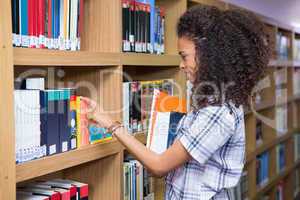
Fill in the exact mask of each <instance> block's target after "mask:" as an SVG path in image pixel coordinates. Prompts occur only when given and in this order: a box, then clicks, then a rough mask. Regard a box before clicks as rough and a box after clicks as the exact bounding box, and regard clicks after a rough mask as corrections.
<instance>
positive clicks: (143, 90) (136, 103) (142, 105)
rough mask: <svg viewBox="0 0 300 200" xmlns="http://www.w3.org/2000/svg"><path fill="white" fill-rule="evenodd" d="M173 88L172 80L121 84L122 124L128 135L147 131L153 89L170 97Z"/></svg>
mask: <svg viewBox="0 0 300 200" xmlns="http://www.w3.org/2000/svg"><path fill="white" fill-rule="evenodd" d="M173 86H174V81H173V80H172V79H165V80H156V81H134V82H124V83H123V107H124V109H123V123H124V126H125V127H126V128H127V130H128V132H129V133H136V132H140V131H145V130H147V129H148V126H149V119H150V110H151V104H152V98H153V91H154V89H159V90H161V91H165V92H167V93H168V94H170V95H172V94H173Z"/></svg>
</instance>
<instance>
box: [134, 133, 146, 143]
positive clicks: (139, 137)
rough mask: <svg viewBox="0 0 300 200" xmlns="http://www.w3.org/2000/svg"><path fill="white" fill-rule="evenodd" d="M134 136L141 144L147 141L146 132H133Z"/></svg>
mask: <svg viewBox="0 0 300 200" xmlns="http://www.w3.org/2000/svg"><path fill="white" fill-rule="evenodd" d="M134 137H135V138H136V139H137V140H138V141H140V142H141V143H143V144H146V143H147V135H146V132H139V133H135V134H134Z"/></svg>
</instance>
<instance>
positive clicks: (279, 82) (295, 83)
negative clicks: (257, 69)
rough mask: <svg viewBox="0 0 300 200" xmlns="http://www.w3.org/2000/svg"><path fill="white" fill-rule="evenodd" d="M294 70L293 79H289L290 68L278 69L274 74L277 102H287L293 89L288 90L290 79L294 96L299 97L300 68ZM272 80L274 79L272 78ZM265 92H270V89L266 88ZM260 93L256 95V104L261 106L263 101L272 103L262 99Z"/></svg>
mask: <svg viewBox="0 0 300 200" xmlns="http://www.w3.org/2000/svg"><path fill="white" fill-rule="evenodd" d="M291 69H292V77H288V70H289V69H288V68H283V67H278V68H276V70H275V72H274V73H273V77H274V83H275V99H276V101H279V102H281V101H285V100H286V99H285V98H287V97H288V96H287V95H288V90H290V89H291V88H287V84H288V81H290V80H289V79H291V80H292V87H293V88H292V91H293V92H292V93H291V94H292V95H294V96H299V94H300V68H297V67H294V68H291ZM270 79H272V77H270ZM263 90H270V88H266V89H263ZM262 98H263V97H262V96H261V94H260V93H257V94H256V98H255V102H256V104H260V103H261V102H262V101H270V99H262Z"/></svg>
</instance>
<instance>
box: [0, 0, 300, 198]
mask: <svg viewBox="0 0 300 200" xmlns="http://www.w3.org/2000/svg"><path fill="white" fill-rule="evenodd" d="M84 2H85V4H84V8H85V16H84V32H83V34H82V50H81V51H76V52H71V51H58V50H46V49H29V48H13V47H12V43H11V38H12V34H11V27H12V22H11V1H9V0H2V1H0V97H5V98H1V104H0V199H9V200H14V199H15V198H16V196H15V190H16V185H19V184H22V183H23V182H24V181H25V182H27V181H29V182H30V181H32V180H35V179H37V178H40V177H43V178H46V177H52V176H55V177H60V178H70V179H76V180H78V181H82V182H87V183H89V184H90V186H91V188H92V189H91V192H90V198H91V199H94V200H99V199H114V200H121V199H123V192H122V190H123V159H124V153H126V151H125V149H124V147H123V146H122V145H121V144H120V143H119V142H118V141H116V140H113V141H109V142H104V143H99V144H94V145H88V146H86V147H82V148H79V149H76V150H73V151H69V152H66V153H61V154H57V155H53V156H49V157H44V158H41V159H37V160H33V161H30V162H26V163H22V164H15V134H14V116H13V113H14V112H13V105H14V104H13V95H12V94H13V80H14V78H16V77H17V76H18V75H19V74H20V73H22V72H24V71H26V70H28V69H31V68H34V69H35V68H42V69H43V70H45V71H47V69H49V68H55V70H56V69H62V70H64V71H65V72H66V76H65V77H63V78H60V79H59V81H60V82H61V83H64V82H69V81H73V82H74V84H76V83H79V82H81V81H88V82H89V83H91V85H92V86H93V88H95V90H96V94H94V95H95V96H96V97H95V99H96V100H97V101H98V102H99V103H100V102H101V103H103V106H104V107H105V109H108V110H120V111H119V112H117V113H114V115H113V116H114V117H115V119H118V120H121V119H122V117H121V116H122V111H121V109H120V108H121V107H122V100H121V98H116V97H119V96H120V97H122V82H123V78H124V77H123V76H124V74H128V75H130V76H131V77H132V78H133V80H154V79H164V78H172V79H174V80H175V81H176V83H178V85H179V86H180V87H181V88H180V89H181V91H184V92H183V94H182V93H181V94H180V93H179V92H180V91H179V89H178V88H177V89H175V94H178V95H180V96H185V94H186V92H185V88H186V85H185V84H186V79H185V78H184V76H183V74H182V73H181V72H180V70H179V68H178V65H179V63H180V57H179V56H178V55H177V44H176V43H177V36H176V31H175V30H176V29H175V27H176V21H177V19H178V18H179V16H180V15H181V14H182V13H183V12H184V11H185V10H186V9H187V8H188V7H190V6H193V5H197V4H205V5H213V6H217V7H218V8H221V9H223V10H226V9H228V8H234V7H236V6H234V5H231V4H228V3H225V2H223V1H219V0H176V1H169V0H157V4H158V5H159V6H163V7H164V8H165V11H166V21H165V22H166V32H165V33H166V34H165V49H166V52H165V54H164V55H149V54H142V53H123V52H122V51H121V43H122V41H121V38H122V36H121V33H122V31H121V29H122V20H121V18H122V10H121V3H120V1H119V0H101V1H84ZM258 16H259V17H260V18H261V19H262V20H263V21H264V22H265V23H266V25H267V31H268V34H269V35H270V39H271V41H272V42H273V44H272V45H271V47H272V49H273V50H272V51H273V52H272V54H274V55H273V56H272V60H271V61H270V62H269V68H268V70H269V76H270V77H271V79H272V80H271V85H270V88H268V89H266V90H265V91H264V92H263V93H262V96H263V98H264V100H263V101H262V103H261V104H259V105H255V111H256V112H258V113H262V114H264V115H266V116H268V117H271V118H272V117H273V118H272V119H274V113H275V111H274V110H275V107H276V106H281V105H284V104H289V105H291V108H292V111H294V112H295V113H294V115H293V118H292V119H293V120H294V122H295V123H294V124H295V127H293V125H291V124H289V129H288V132H287V133H286V134H285V135H283V136H281V137H278V138H277V137H276V135H275V134H274V133H275V131H274V130H273V129H272V128H270V127H264V131H265V133H264V134H265V136H266V138H265V140H264V141H263V143H262V145H260V146H256V144H255V142H256V141H255V130H256V129H255V128H256V127H255V122H256V120H257V119H256V117H257V116H256V115H255V113H254V112H252V111H250V110H245V114H246V115H245V119H246V140H247V141H246V143H247V145H246V146H247V147H246V148H247V152H246V155H247V156H246V161H247V162H246V166H245V169H246V170H247V171H248V179H249V181H248V182H249V199H251V200H252V199H257V198H258V197H259V196H261V195H263V194H265V193H268V192H271V193H272V192H273V196H274V188H275V187H276V185H277V184H278V183H279V182H280V181H282V180H284V181H285V182H286V183H287V185H291V183H292V182H291V180H292V179H289V178H287V177H289V176H291V174H292V173H293V172H294V171H295V170H296V169H299V166H300V161H298V162H294V161H293V159H287V163H286V168H285V169H284V170H283V171H282V172H281V173H279V174H273V175H272V174H271V176H270V177H269V181H268V183H267V184H266V185H265V186H264V187H262V188H259V187H257V186H256V180H255V178H256V157H257V156H258V155H260V154H261V153H263V152H265V151H269V152H270V158H274V156H275V147H276V146H277V145H278V144H280V143H284V144H287V145H286V146H288V147H287V148H286V153H287V154H288V156H292V158H293V156H294V152H293V135H294V132H296V131H300V125H299V124H300V121H299V120H300V101H299V100H300V96H293V95H292V92H291V91H292V84H291V80H292V77H291V73H290V71H288V82H287V83H286V84H285V87H286V88H287V90H288V98H287V102H282V101H281V102H278V101H276V100H275V99H274V96H275V92H274V90H275V86H274V80H273V78H272V77H273V73H274V70H276V68H277V67H284V68H288V69H287V70H291V69H292V68H294V67H300V61H296V60H294V59H293V57H292V54H291V52H292V48H294V46H293V45H292V46H291V49H290V50H289V58H288V60H286V61H285V60H279V59H278V58H277V54H276V53H277V52H276V49H275V48H276V33H277V31H283V32H284V34H285V35H287V36H288V37H290V38H291V39H293V38H294V37H293V35H294V34H295V33H294V30H293V28H292V27H290V26H288V25H286V24H284V23H282V22H279V21H276V20H274V19H271V18H268V17H265V16H261V15H258ZM107 71H108V74H106V76H102V75H103V73H107ZM98 92H99V93H98ZM100 92H101V93H100ZM79 93H80V95H85V96H89V97H92V96H93V94H90V93H89V92H88V91H86V90H84V89H83V88H81V89H79ZM98 94H101V95H98ZM99 96H102V97H103V98H102V99H99ZM290 111H291V110H289V114H291V112H290ZM294 117H295V119H294ZM289 119H290V115H289ZM135 137H136V138H137V139H138V140H139V141H140V142H142V143H143V144H146V134H145V132H140V133H137V134H135ZM291 146H292V147H291ZM275 158H276V157H275ZM274 163H275V162H274V161H271V162H270V165H271V166H270V169H276V166H275V165H274ZM163 192H164V183H163V179H161V180H156V182H155V199H156V200H160V199H163ZM290 195H292V194H287V198H286V199H291V196H290Z"/></svg>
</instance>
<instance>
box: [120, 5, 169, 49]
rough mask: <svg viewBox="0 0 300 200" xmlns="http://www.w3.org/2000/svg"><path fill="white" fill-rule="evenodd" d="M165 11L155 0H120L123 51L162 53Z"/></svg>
mask: <svg viewBox="0 0 300 200" xmlns="http://www.w3.org/2000/svg"><path fill="white" fill-rule="evenodd" d="M164 26H165V12H164V9H163V8H162V7H158V6H156V5H155V0H122V30H123V31H122V41H123V42H122V43H123V44H122V49H123V51H124V52H137V53H151V54H153V53H155V54H163V53H164V51H165V50H164V37H165V30H164V29H165V28H164Z"/></svg>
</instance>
